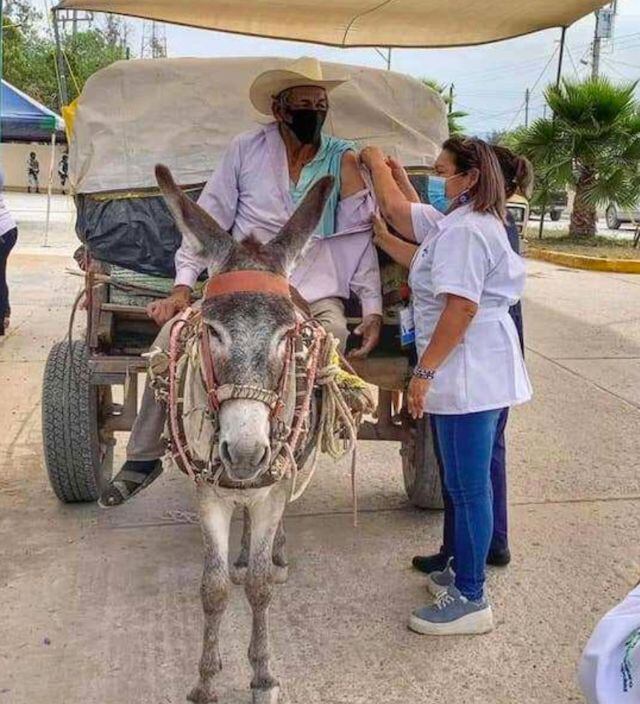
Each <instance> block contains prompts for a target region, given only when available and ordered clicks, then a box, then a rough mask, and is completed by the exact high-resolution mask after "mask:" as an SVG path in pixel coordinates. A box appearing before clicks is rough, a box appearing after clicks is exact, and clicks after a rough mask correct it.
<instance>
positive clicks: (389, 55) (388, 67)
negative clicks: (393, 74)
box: [387, 47, 391, 71]
mask: <svg viewBox="0 0 640 704" xmlns="http://www.w3.org/2000/svg"><path fill="white" fill-rule="evenodd" d="M388 52H389V53H388V54H387V71H391V47H389V49H388Z"/></svg>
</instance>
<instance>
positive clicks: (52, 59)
mask: <svg viewBox="0 0 640 704" xmlns="http://www.w3.org/2000/svg"><path fill="white" fill-rule="evenodd" d="M4 23H5V27H4V37H3V38H4V41H3V52H2V53H3V71H4V78H5V79H6V80H7V81H9V83H12V84H13V85H14V86H16V88H19V89H20V90H22V91H24V92H25V93H27V94H28V95H30V96H31V97H32V98H35V100H38V101H39V102H41V103H42V104H43V105H46V106H47V107H48V108H51V109H52V110H60V109H61V107H62V106H61V105H60V97H59V83H58V73H57V66H56V48H55V42H54V41H53V39H52V38H51V36H50V33H49V31H48V28H47V26H46V25H45V23H44V18H43V17H42V15H41V13H39V12H38V11H37V10H36V9H35V8H34V7H33V5H32V4H31V3H30V2H26V1H25V0H13V2H11V1H10V2H7V3H6V6H5V20H4ZM112 41H113V33H112V34H110V35H109V34H103V33H102V32H101V31H99V30H98V29H95V28H91V29H89V30H87V31H82V32H77V33H76V35H75V36H72V35H68V36H66V37H63V43H62V46H63V60H64V62H65V73H66V74H67V75H68V79H69V80H68V91H69V100H70V101H71V100H73V99H74V98H75V97H77V95H78V94H79V92H80V91H81V90H82V87H83V86H84V84H85V82H86V81H87V79H88V78H89V77H90V76H91V75H92V74H93V73H95V72H96V71H98V70H99V69H101V68H104V67H105V66H108V65H109V64H111V63H113V62H114V61H117V60H119V59H124V58H126V46H125V45H124V43H123V42H121V43H118V44H115V43H111V42H112Z"/></svg>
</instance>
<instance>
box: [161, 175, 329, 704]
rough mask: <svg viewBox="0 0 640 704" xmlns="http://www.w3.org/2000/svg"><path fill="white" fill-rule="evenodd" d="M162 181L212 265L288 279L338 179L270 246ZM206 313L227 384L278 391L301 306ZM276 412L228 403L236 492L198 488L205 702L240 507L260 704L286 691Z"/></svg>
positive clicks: (323, 186) (224, 442)
mask: <svg viewBox="0 0 640 704" xmlns="http://www.w3.org/2000/svg"><path fill="white" fill-rule="evenodd" d="M156 176H157V180H158V184H159V186H160V190H161V192H162V194H163V196H164V199H165V201H166V203H167V205H168V207H169V209H170V211H171V213H172V215H173V217H174V219H175V221H176V224H177V226H178V228H179V230H180V232H181V233H182V236H183V238H184V239H185V240H186V241H188V242H189V244H190V246H191V247H192V248H193V249H194V251H198V252H200V253H201V254H203V255H204V257H205V258H206V259H207V260H208V261H209V262H210V264H211V265H212V269H211V268H210V271H212V273H213V275H218V274H226V273H228V272H234V271H243V272H267V273H269V274H275V275H278V276H281V277H288V274H289V273H290V272H291V270H292V268H293V266H294V265H295V263H296V261H297V259H298V257H299V256H300V254H301V253H302V251H303V249H304V247H305V245H306V244H307V241H308V239H309V238H310V236H311V234H312V233H313V231H314V230H315V228H316V226H317V224H318V221H319V219H320V217H321V215H322V211H323V209H324V206H325V203H326V201H327V198H328V197H329V194H330V192H331V189H332V188H333V178H332V177H330V176H327V177H324V178H322V179H320V180H319V181H318V182H317V183H316V184H315V185H314V187H313V188H312V189H311V190H310V191H309V193H308V195H307V196H306V198H305V199H304V201H303V202H302V203H301V204H300V206H299V207H298V209H297V210H296V212H295V213H294V214H293V216H292V217H291V218H290V220H289V221H288V222H287V224H286V225H285V226H284V227H283V228H282V230H281V231H280V233H279V234H278V235H277V236H276V237H275V238H274V239H273V240H271V241H270V242H269V243H267V244H263V243H260V242H259V241H258V240H257V239H256V238H254V237H249V238H247V239H246V240H244V241H243V242H240V243H238V242H235V241H234V240H233V238H232V237H231V236H230V235H229V233H227V232H225V231H224V230H223V229H222V228H221V227H220V226H219V225H218V224H217V223H216V222H215V220H214V219H213V218H211V217H210V216H209V215H208V214H207V213H205V212H204V211H203V210H202V209H201V208H200V207H198V205H196V204H195V203H194V202H192V201H191V200H190V199H189V198H187V197H186V196H185V195H184V194H183V193H182V191H181V190H180V188H178V186H176V184H175V182H174V181H173V178H172V176H171V173H170V172H169V170H168V169H167V168H166V167H163V166H160V165H159V166H158V167H156ZM249 275H250V274H249ZM201 312H202V320H203V323H204V326H205V330H204V333H203V334H206V335H208V343H209V346H210V349H211V353H212V354H211V357H212V359H213V360H214V362H215V377H216V380H217V382H218V383H219V384H221V385H224V384H236V385H250V386H255V387H261V388H262V389H267V390H275V389H276V386H277V384H278V380H279V379H280V377H281V374H282V371H283V366H284V364H285V357H286V349H287V340H288V336H289V335H290V334H291V331H292V329H293V328H294V327H295V324H296V311H295V308H294V305H293V303H292V301H291V300H290V299H289V298H287V297H285V296H278V295H272V294H271V293H262V292H255V291H254V292H246V291H245V292H237V293H232V294H229V295H221V296H217V297H215V298H212V299H210V300H205V301H204V302H203V305H202V311H201ZM192 382H193V386H194V388H193V389H192V390H191V391H190V394H189V398H188V399H187V395H186V394H185V409H184V416H185V422H184V432H185V434H186V435H190V436H191V437H188V438H187V441H188V442H190V444H191V445H192V446H194V447H196V448H198V447H200V448H201V449H200V450H199V451H198V453H199V454H202V455H204V457H207V456H208V454H207V453H208V452H209V451H210V449H211V448H207V447H202V445H203V444H204V445H206V444H207V443H212V442H213V441H214V440H213V435H212V434H211V433H209V434H208V435H207V433H206V429H205V432H204V435H203V433H202V432H201V430H202V428H201V426H202V423H200V428H196V427H195V426H196V425H197V424H194V423H192V422H188V420H189V419H187V418H186V416H187V415H188V409H187V408H186V406H187V405H188V404H190V405H191V406H192V407H194V408H195V407H196V406H197V405H198V403H199V402H202V400H203V399H206V394H207V391H206V389H205V388H204V384H203V380H202V376H201V375H196V376H195V377H194V379H193V380H192ZM269 410H270V409H269V408H268V407H267V405H265V403H264V402H262V401H260V400H250V399H246V398H242V399H229V400H226V401H223V402H222V403H221V405H220V407H219V411H218V424H219V436H218V442H219V445H218V451H219V455H220V459H221V460H222V464H223V468H224V474H225V475H226V477H227V480H228V481H227V482H226V486H227V488H223V487H222V486H218V485H215V484H211V483H204V482H200V483H199V484H198V487H197V496H198V508H199V517H200V523H201V527H202V532H203V537H204V548H205V555H204V575H203V579H202V588H201V596H202V604H203V608H204V615H205V627H204V644H203V651H202V658H201V660H200V677H199V681H198V683H197V685H196V687H195V688H194V689H193V690H192V691H191V692H190V694H189V695H188V699H189V700H190V701H192V702H196V703H198V704H204V703H205V702H215V701H217V696H216V694H215V691H214V679H215V676H216V675H217V674H218V672H220V670H221V667H222V665H221V660H220V652H219V628H220V621H221V618H222V615H223V613H224V611H225V608H226V605H227V601H228V598H229V592H230V574H229V565H228V557H229V555H228V553H229V532H230V523H231V517H232V513H233V510H234V507H236V506H241V507H243V508H244V510H245V513H246V514H248V516H249V518H250V524H251V529H250V532H249V531H248V530H246V529H245V536H246V539H247V541H248V546H249V550H248V560H247V561H246V574H245V575H244V582H245V591H246V595H247V599H248V601H249V603H250V604H251V607H252V611H253V626H252V632H251V643H250V646H249V653H248V655H249V660H250V662H251V665H252V668H253V673H254V674H253V679H252V680H251V689H252V692H253V694H252V696H253V702H254V704H271V703H273V702H277V701H278V691H279V684H278V681H277V680H276V679H275V677H274V676H273V674H272V672H271V667H270V649H269V630H268V620H267V617H268V609H269V603H270V601H271V596H272V585H273V583H274V582H276V581H282V579H283V577H284V576H285V574H286V557H285V556H284V534H283V531H282V525H281V520H282V515H283V512H284V508H285V505H286V503H287V500H288V498H289V496H290V490H291V480H290V479H287V478H283V479H282V480H280V481H276V482H275V483H271V484H267V485H264V482H261V479H262V478H263V477H264V476H265V473H266V472H267V470H268V469H269V466H270V462H271V452H272V448H271V444H270V443H271V428H270V423H271V420H270V412H269ZM203 437H204V438H205V440H204V443H203ZM229 487H231V488H229Z"/></svg>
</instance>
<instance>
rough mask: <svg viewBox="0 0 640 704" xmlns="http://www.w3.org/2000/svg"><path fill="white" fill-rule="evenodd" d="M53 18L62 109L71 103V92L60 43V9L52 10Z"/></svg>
mask: <svg viewBox="0 0 640 704" xmlns="http://www.w3.org/2000/svg"><path fill="white" fill-rule="evenodd" d="M51 15H52V18H53V36H54V37H55V40H56V63H57V64H58V79H59V81H60V85H59V88H60V95H59V99H60V110H61V111H62V108H63V107H64V106H65V105H68V104H69V92H68V91H67V74H66V72H65V69H64V59H63V56H62V45H61V44H60V30H59V27H58V21H59V20H58V10H51Z"/></svg>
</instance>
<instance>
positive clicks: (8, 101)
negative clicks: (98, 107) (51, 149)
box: [1, 80, 64, 142]
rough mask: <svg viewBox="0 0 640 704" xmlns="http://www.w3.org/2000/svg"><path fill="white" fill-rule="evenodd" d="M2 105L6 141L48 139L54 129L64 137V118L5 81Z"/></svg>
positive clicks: (3, 130)
mask: <svg viewBox="0 0 640 704" xmlns="http://www.w3.org/2000/svg"><path fill="white" fill-rule="evenodd" d="M1 106H2V125H1V129H2V141H3V142H48V141H49V140H50V139H51V134H52V132H60V133H61V134H60V135H58V136H59V137H60V138H61V139H64V121H63V120H62V118H61V117H60V116H59V115H56V113H55V112H53V111H52V110H49V108H47V107H45V106H44V105H41V104H40V103H39V102H38V101H37V100H34V99H33V98H30V97H29V96H28V95H27V94H26V93H23V92H22V91H21V90H18V89H17V88H16V87H15V86H12V85H11V84H10V83H7V81H5V80H3V81H2V104H1Z"/></svg>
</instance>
